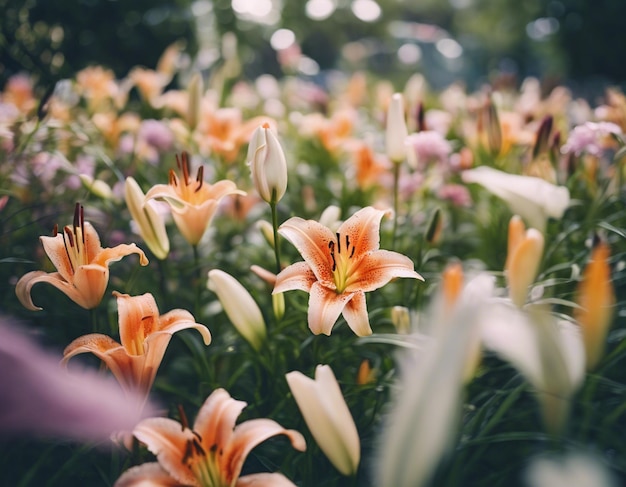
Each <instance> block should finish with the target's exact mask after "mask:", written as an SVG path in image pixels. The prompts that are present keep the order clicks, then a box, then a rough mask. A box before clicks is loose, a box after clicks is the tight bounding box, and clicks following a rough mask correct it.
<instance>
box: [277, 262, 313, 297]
mask: <svg viewBox="0 0 626 487" xmlns="http://www.w3.org/2000/svg"><path fill="white" fill-rule="evenodd" d="M316 281H317V277H315V274H314V273H313V271H312V270H311V267H310V266H309V264H307V263H306V262H296V263H295V264H291V265H290V266H288V267H285V268H284V269H283V270H282V271H280V273H279V274H278V275H277V276H276V284H275V285H274V291H273V293H282V292H285V291H293V290H296V289H297V290H300V291H306V292H309V290H310V289H311V286H312V285H313V283H314V282H316Z"/></svg>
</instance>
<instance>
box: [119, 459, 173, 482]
mask: <svg viewBox="0 0 626 487" xmlns="http://www.w3.org/2000/svg"><path fill="white" fill-rule="evenodd" d="M148 485H149V486H151V487H179V486H180V482H179V481H178V480H176V479H175V478H174V477H172V476H171V475H170V474H168V473H167V471H165V469H163V467H161V465H160V464H159V463H157V462H150V463H144V464H143V465H138V466H136V467H132V468H129V469H128V470H126V472H124V473H123V474H122V476H121V477H120V478H119V479H117V481H116V482H115V485H114V487H145V486H148Z"/></svg>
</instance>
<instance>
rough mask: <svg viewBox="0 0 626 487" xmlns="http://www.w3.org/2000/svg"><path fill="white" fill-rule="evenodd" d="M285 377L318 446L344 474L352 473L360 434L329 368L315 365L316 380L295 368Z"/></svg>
mask: <svg viewBox="0 0 626 487" xmlns="http://www.w3.org/2000/svg"><path fill="white" fill-rule="evenodd" d="M285 377H286V379H287V384H289V389H291V393H292V394H293V397H294V399H295V400H296V403H297V404H298V408H299V409H300V412H301V413H302V416H303V417H304V421H305V422H306V424H307V426H308V427H309V430H310V431H311V434H312V435H313V438H315V441H316V442H317V444H318V446H319V447H320V449H321V450H322V451H323V452H324V454H325V455H326V457H327V458H328V459H329V460H330V462H331V463H332V464H333V465H334V466H335V468H337V470H339V471H340V472H341V473H342V474H343V475H354V474H355V473H356V471H357V469H358V467H359V462H360V460H361V444H360V440H359V433H358V431H357V429H356V425H355V424H354V419H353V418H352V415H351V414H350V410H349V409H348V405H347V404H346V401H345V399H344V397H343V395H342V393H341V389H340V388H339V384H338V383H337V379H335V375H334V374H333V371H332V369H331V368H330V367H329V366H328V365H318V366H317V367H316V369H315V380H313V379H310V378H308V377H307V376H305V375H304V374H302V373H301V372H298V371H294V372H289V373H288V374H286V376H285Z"/></svg>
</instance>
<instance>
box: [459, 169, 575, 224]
mask: <svg viewBox="0 0 626 487" xmlns="http://www.w3.org/2000/svg"><path fill="white" fill-rule="evenodd" d="M461 177H462V179H463V181H464V182H465V183H477V184H480V185H481V186H483V187H484V188H485V189H487V191H489V192H490V193H492V194H494V195H496V196H498V197H499V198H502V199H503V200H504V201H506V202H507V203H508V205H509V207H510V209H511V211H512V212H513V213H517V214H518V215H521V216H522V218H524V219H525V220H526V221H527V222H528V223H529V224H530V226H532V227H534V228H536V229H537V230H539V231H540V232H542V233H543V232H545V228H546V222H547V220H548V218H549V217H552V218H556V219H560V218H561V217H562V216H563V213H564V212H565V210H566V209H567V207H568V206H569V203H570V196H569V190H568V189H567V188H566V187H565V186H555V185H554V184H551V183H548V182H547V181H544V180H543V179H539V178H536V177H532V176H518V175H514V174H507V173H505V172H502V171H498V170H497V169H493V168H491V167H487V166H480V167H477V168H475V169H469V170H467V171H463V173H462V175H461Z"/></svg>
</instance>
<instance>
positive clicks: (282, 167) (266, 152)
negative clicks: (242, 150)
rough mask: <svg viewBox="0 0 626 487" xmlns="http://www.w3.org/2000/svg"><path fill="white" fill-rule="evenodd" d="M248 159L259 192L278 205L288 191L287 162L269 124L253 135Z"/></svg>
mask: <svg viewBox="0 0 626 487" xmlns="http://www.w3.org/2000/svg"><path fill="white" fill-rule="evenodd" d="M247 159H248V164H249V165H250V171H251V173H252V181H253V183H254V187H255V188H256V190H257V192H258V193H259V195H260V196H261V198H263V199H264V200H265V201H266V202H268V203H270V204H276V203H277V202H278V201H280V199H281V198H282V197H283V196H284V194H285V191H286V190H287V161H286V159H285V153H284V152H283V148H282V147H281V145H280V142H279V141H278V139H277V138H276V135H274V133H273V132H272V130H271V128H270V126H269V124H268V123H264V124H263V125H261V126H260V127H258V128H257V129H256V130H255V131H254V133H253V134H252V139H251V140H250V145H249V147H248V157H247Z"/></svg>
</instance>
